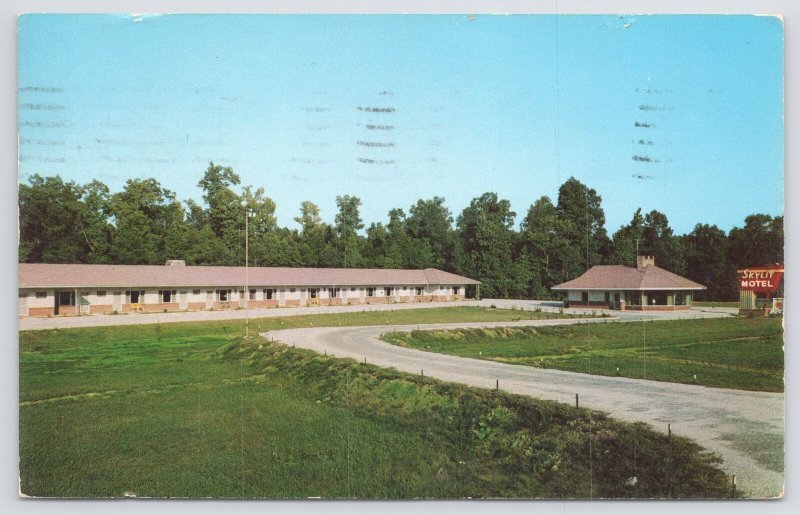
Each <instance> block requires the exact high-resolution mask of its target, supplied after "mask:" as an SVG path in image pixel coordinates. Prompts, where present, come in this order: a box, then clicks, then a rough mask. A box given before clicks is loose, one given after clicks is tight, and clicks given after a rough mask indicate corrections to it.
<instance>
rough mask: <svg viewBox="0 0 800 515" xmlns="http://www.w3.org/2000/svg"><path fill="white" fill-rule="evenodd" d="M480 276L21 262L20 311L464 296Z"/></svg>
mask: <svg viewBox="0 0 800 515" xmlns="http://www.w3.org/2000/svg"><path fill="white" fill-rule="evenodd" d="M467 286H474V287H475V289H476V290H477V291H480V289H479V288H480V282H479V281H475V280H473V279H469V278H467V277H462V276H460V275H456V274H453V273H449V272H444V271H442V270H438V269H435V268H426V269H424V270H398V269H372V268H370V269H365V268H284V267H243V266H241V267H229V266H186V265H185V263H184V262H183V261H181V260H170V261H168V262H167V263H166V265H82V264H39V263H20V264H19V316H20V317H36V316H39V317H44V316H69V315H73V316H74V315H94V314H110V313H161V312H169V311H200V310H225V309H246V308H273V307H275V308H277V307H299V306H339V305H358V304H391V303H401V302H404V303H405V302H444V301H454V300H462V299H464V298H465V297H466V288H467Z"/></svg>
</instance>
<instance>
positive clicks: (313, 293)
mask: <svg viewBox="0 0 800 515" xmlns="http://www.w3.org/2000/svg"><path fill="white" fill-rule="evenodd" d="M308 297H309V298H311V299H316V298H317V297H319V288H309V289H308Z"/></svg>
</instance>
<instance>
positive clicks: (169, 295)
mask: <svg viewBox="0 0 800 515" xmlns="http://www.w3.org/2000/svg"><path fill="white" fill-rule="evenodd" d="M176 293H177V292H176V291H175V290H158V297H159V299H160V300H161V302H162V303H165V304H166V303H169V302H175V295H176Z"/></svg>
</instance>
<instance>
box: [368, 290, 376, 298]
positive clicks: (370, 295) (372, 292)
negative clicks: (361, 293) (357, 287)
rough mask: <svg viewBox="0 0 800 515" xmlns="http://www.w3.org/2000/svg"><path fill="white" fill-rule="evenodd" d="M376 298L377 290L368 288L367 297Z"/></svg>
mask: <svg viewBox="0 0 800 515" xmlns="http://www.w3.org/2000/svg"><path fill="white" fill-rule="evenodd" d="M374 296H375V288H367V297H374Z"/></svg>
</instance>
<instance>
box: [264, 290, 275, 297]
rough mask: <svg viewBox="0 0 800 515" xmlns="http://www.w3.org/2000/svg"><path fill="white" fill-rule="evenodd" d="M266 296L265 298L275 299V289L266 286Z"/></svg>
mask: <svg viewBox="0 0 800 515" xmlns="http://www.w3.org/2000/svg"><path fill="white" fill-rule="evenodd" d="M264 298H265V299H266V300H272V299H274V298H275V290H272V289H270V288H266V289H264Z"/></svg>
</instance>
